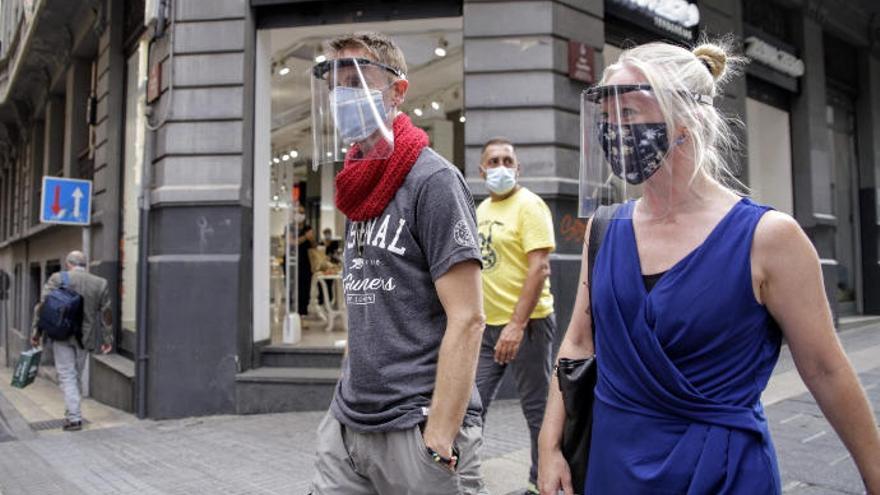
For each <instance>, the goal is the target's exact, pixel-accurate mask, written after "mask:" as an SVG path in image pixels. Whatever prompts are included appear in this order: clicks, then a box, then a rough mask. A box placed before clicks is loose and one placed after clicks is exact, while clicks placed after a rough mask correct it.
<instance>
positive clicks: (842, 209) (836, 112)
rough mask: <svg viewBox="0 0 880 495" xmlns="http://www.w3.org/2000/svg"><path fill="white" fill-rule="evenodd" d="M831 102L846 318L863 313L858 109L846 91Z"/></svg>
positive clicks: (840, 291) (840, 288)
mask: <svg viewBox="0 0 880 495" xmlns="http://www.w3.org/2000/svg"><path fill="white" fill-rule="evenodd" d="M827 101H828V105H827V108H826V112H827V122H828V134H829V141H830V143H831V167H832V173H831V177H832V181H833V182H832V184H831V200H832V205H833V208H834V216H835V217H836V218H837V232H836V236H835V241H834V248H835V258H836V260H837V304H838V311H839V312H840V314H841V315H844V316H846V315H853V314H861V313H862V311H863V309H862V297H861V292H862V277H861V269H860V267H861V266H862V265H861V250H860V246H861V241H860V237H859V233H860V231H859V228H858V225H859V207H858V201H859V197H858V190H859V188H858V184H859V176H858V173H859V167H858V162H857V158H856V157H857V155H856V128H855V108H854V104H853V101H852V99H851V98H850V97H849V96H848V95H846V94H844V93H842V92H836V91H829V94H828V99H827Z"/></svg>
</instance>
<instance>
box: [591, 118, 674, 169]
mask: <svg viewBox="0 0 880 495" xmlns="http://www.w3.org/2000/svg"><path fill="white" fill-rule="evenodd" d="M599 142H600V143H602V150H603V151H604V152H605V159H606V160H608V163H610V164H611V170H612V171H613V172H614V174H615V175H616V176H618V177H620V178H622V179H625V180H626V181H627V182H629V183H630V184H633V185H637V184H641V183H642V182H645V181H646V180H648V178H649V177H651V176H652V175H654V173H655V172H656V171H657V170H659V169H660V166H661V165H662V164H663V159H664V158H665V157H666V153H667V152H668V151H669V138H668V136H667V135H666V124H664V123H651V124H611V123H609V122H602V123H600V124H599ZM624 168H625V170H624Z"/></svg>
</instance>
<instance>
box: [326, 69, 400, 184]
mask: <svg viewBox="0 0 880 495" xmlns="http://www.w3.org/2000/svg"><path fill="white" fill-rule="evenodd" d="M405 78H406V76H405V75H404V74H403V73H401V72H400V71H398V70H397V69H395V68H393V67H389V66H387V65H384V64H381V63H378V62H373V61H371V60H367V59H363V58H339V59H334V60H326V61H324V62H321V63H319V64H317V65H315V66H314V67H313V68H312V137H313V146H314V148H313V155H312V165H313V167H314V168H315V169H317V168H318V167H319V166H320V165H322V164H332V163H334V162H338V161H342V160H346V159H347V160H381V159H384V158H388V157H389V156H391V154H392V153H393V151H394V131H393V125H392V121H393V118H394V114H395V112H396V108H395V107H394V106H393V105H394V103H393V100H392V92H391V89H392V88H391V87H392V85H393V84H394V82H395V81H397V80H399V79H405Z"/></svg>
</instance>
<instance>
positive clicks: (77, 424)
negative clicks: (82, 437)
mask: <svg viewBox="0 0 880 495" xmlns="http://www.w3.org/2000/svg"><path fill="white" fill-rule="evenodd" d="M61 429H62V430H64V431H79V430H82V429H83V423H82V421H70V420H69V419H65V420H64V425H63V426H62V427H61Z"/></svg>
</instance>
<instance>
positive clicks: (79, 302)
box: [38, 272, 83, 347]
mask: <svg viewBox="0 0 880 495" xmlns="http://www.w3.org/2000/svg"><path fill="white" fill-rule="evenodd" d="M69 284H70V274H69V273H68V272H61V287H58V288H57V289H53V290H52V291H51V292H49V294H47V295H46V299H45V300H44V301H43V305H42V306H40V322H39V325H38V328H39V329H40V331H42V332H43V333H44V334H45V335H46V336H47V337H49V338H50V339H52V340H67V339H69V338H70V337H76V341H77V343H79V345H80V347H82V321H83V298H82V296H81V295H79V294H77V293H76V292H74V291H73V289H71V288H70V287H69Z"/></svg>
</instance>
